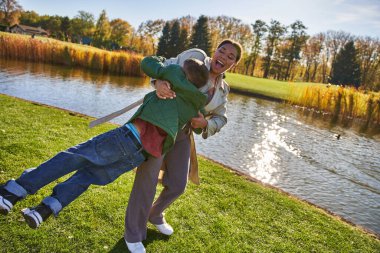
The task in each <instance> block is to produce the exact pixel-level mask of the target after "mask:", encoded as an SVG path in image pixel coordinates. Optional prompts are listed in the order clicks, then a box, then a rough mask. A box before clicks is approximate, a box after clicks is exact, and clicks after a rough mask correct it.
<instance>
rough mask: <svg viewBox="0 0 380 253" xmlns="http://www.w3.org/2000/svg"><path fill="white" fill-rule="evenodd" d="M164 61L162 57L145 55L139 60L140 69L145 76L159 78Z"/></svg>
mask: <svg viewBox="0 0 380 253" xmlns="http://www.w3.org/2000/svg"><path fill="white" fill-rule="evenodd" d="M164 61H165V58H164V57H159V56H147V57H145V58H144V59H143V60H142V61H141V69H142V71H143V72H144V73H145V74H146V75H147V76H149V77H152V78H156V79H160V78H162V75H163V72H164Z"/></svg>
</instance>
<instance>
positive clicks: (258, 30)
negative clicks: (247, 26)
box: [245, 19, 268, 76]
mask: <svg viewBox="0 0 380 253" xmlns="http://www.w3.org/2000/svg"><path fill="white" fill-rule="evenodd" d="M252 28H253V36H254V43H253V46H252V49H251V54H250V55H249V56H248V57H247V59H246V60H245V65H246V66H245V74H246V75H248V69H249V66H250V65H251V64H252V69H251V76H253V74H254V72H255V67H256V61H257V58H258V57H259V54H260V52H261V49H262V39H263V37H264V35H265V33H266V32H267V31H268V27H267V25H266V23H265V22H264V21H262V20H260V19H258V20H256V22H255V23H254V24H252Z"/></svg>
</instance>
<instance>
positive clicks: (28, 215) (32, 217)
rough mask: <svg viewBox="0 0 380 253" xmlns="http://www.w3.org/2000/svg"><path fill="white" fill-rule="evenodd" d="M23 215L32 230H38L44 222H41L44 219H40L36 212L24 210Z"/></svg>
mask: <svg viewBox="0 0 380 253" xmlns="http://www.w3.org/2000/svg"><path fill="white" fill-rule="evenodd" d="M21 213H22V216H23V217H24V219H25V222H26V223H27V224H28V226H29V227H30V228H32V229H37V228H38V227H39V225H40V224H41V223H42V221H40V220H42V218H41V217H38V216H37V215H36V214H35V213H34V212H32V211H30V209H29V208H26V209H23V210H22V211H21Z"/></svg>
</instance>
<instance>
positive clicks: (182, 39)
mask: <svg viewBox="0 0 380 253" xmlns="http://www.w3.org/2000/svg"><path fill="white" fill-rule="evenodd" d="M188 47H189V33H188V32H187V29H186V28H181V32H180V34H179V42H178V53H181V52H183V51H185V50H186V49H188Z"/></svg>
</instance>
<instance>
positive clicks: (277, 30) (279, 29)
mask: <svg viewBox="0 0 380 253" xmlns="http://www.w3.org/2000/svg"><path fill="white" fill-rule="evenodd" d="M285 33H286V27H285V26H283V25H281V23H280V22H279V21H277V20H272V21H271V22H270V26H268V36H267V40H266V49H265V57H264V58H263V65H262V69H263V70H264V75H263V77H264V78H268V76H269V72H270V69H271V64H272V59H273V57H274V56H273V55H274V54H275V52H276V48H277V46H278V44H279V43H280V41H281V39H282V36H283V35H284V34H285Z"/></svg>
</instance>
